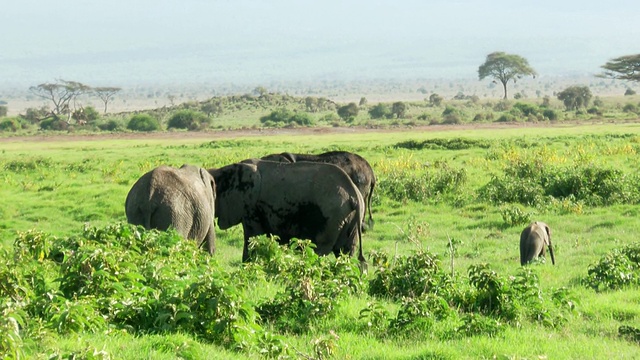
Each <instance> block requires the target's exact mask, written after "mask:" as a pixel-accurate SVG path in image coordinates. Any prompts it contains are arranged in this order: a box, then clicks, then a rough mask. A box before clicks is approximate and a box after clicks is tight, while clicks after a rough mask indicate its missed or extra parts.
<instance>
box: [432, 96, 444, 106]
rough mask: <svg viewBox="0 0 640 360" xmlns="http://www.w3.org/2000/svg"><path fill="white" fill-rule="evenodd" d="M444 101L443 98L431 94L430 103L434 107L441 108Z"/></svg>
mask: <svg viewBox="0 0 640 360" xmlns="http://www.w3.org/2000/svg"><path fill="white" fill-rule="evenodd" d="M442 100H444V99H443V98H442V96H440V95H438V94H436V93H433V94H431V96H429V103H430V104H431V105H433V106H440V104H442Z"/></svg>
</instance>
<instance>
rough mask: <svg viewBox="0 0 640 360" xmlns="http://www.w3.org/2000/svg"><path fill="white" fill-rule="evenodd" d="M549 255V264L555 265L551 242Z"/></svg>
mask: <svg viewBox="0 0 640 360" xmlns="http://www.w3.org/2000/svg"><path fill="white" fill-rule="evenodd" d="M549 255H551V263H552V264H553V265H555V264H556V258H555V256H553V245H551V241H549Z"/></svg>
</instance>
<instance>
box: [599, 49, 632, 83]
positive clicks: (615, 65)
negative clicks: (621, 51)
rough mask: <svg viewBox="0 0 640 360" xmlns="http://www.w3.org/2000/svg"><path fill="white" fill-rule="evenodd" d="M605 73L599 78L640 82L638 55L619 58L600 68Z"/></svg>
mask: <svg viewBox="0 0 640 360" xmlns="http://www.w3.org/2000/svg"><path fill="white" fill-rule="evenodd" d="M601 67H602V68H603V69H604V70H605V71H604V72H603V73H602V74H600V75H599V76H600V77H605V78H610V79H619V80H630V81H640V54H636V55H626V56H620V57H617V58H615V59H611V60H609V61H608V62H607V63H606V64H604V65H602V66H601Z"/></svg>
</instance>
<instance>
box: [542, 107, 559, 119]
mask: <svg viewBox="0 0 640 360" xmlns="http://www.w3.org/2000/svg"><path fill="white" fill-rule="evenodd" d="M542 116H543V117H544V118H545V119H547V120H551V121H554V120H558V119H559V118H560V116H559V115H558V113H557V112H556V111H555V110H552V109H544V110H543V111H542Z"/></svg>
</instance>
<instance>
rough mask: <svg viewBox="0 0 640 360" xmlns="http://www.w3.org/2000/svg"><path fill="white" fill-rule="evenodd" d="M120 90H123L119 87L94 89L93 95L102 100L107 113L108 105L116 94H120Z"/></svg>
mask: <svg viewBox="0 0 640 360" xmlns="http://www.w3.org/2000/svg"><path fill="white" fill-rule="evenodd" d="M120 90H122V89H121V88H119V87H106V86H103V87H96V88H93V93H94V94H96V96H97V97H99V98H100V100H102V102H103V103H104V113H105V114H106V113H107V104H108V103H109V101H111V100H113V95H115V94H116V93H118V92H119V91H120Z"/></svg>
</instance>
